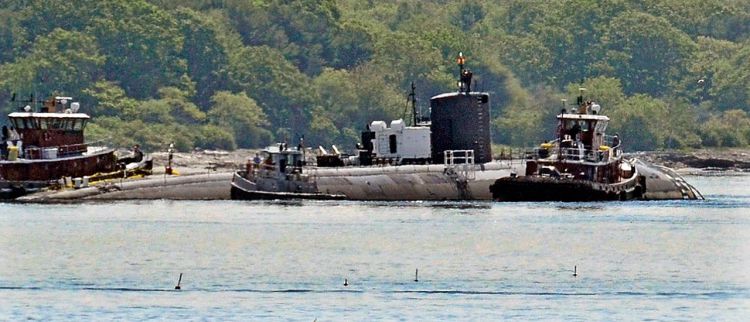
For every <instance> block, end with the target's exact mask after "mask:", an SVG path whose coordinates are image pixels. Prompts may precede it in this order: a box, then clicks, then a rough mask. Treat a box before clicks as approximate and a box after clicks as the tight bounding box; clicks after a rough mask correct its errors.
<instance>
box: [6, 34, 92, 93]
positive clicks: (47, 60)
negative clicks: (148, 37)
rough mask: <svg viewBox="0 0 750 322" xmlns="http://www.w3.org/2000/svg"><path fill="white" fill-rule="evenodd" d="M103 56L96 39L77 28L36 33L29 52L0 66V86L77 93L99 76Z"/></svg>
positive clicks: (23, 90)
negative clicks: (36, 35) (35, 39)
mask: <svg viewBox="0 0 750 322" xmlns="http://www.w3.org/2000/svg"><path fill="white" fill-rule="evenodd" d="M103 64H104V56H102V55H101V54H100V52H99V48H98V47H97V45H96V42H95V39H94V38H93V37H91V36H88V35H85V34H82V33H80V32H72V31H65V30H62V29H55V30H53V31H52V32H51V33H49V34H48V35H46V36H43V37H39V38H38V39H37V41H36V42H35V43H34V46H33V47H32V48H31V50H30V52H29V54H28V55H26V56H23V57H18V58H17V59H16V60H15V61H14V62H12V63H6V64H3V65H1V66H0V88H2V89H4V90H5V91H17V92H18V93H19V94H20V93H22V94H20V95H25V94H26V93H36V94H37V99H41V98H43V96H47V95H52V94H55V93H58V94H69V95H70V94H72V93H79V92H80V91H82V90H83V88H86V87H87V86H88V85H89V84H91V83H92V82H94V81H95V80H96V79H97V78H99V68H100V67H101V66H102V65H103Z"/></svg>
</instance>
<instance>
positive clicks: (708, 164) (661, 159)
mask: <svg viewBox="0 0 750 322" xmlns="http://www.w3.org/2000/svg"><path fill="white" fill-rule="evenodd" d="M258 151H259V150H257V149H237V150H234V151H223V150H196V151H192V152H175V153H174V155H173V159H172V168H173V169H175V170H177V171H178V172H179V174H180V175H191V174H207V173H214V172H229V171H234V170H237V169H241V168H243V167H244V166H245V164H246V162H247V160H248V159H249V158H252V156H254V155H255V153H256V152H258ZM150 155H151V157H152V158H153V160H154V175H158V174H164V167H165V165H166V164H167V159H168V154H167V152H153V153H151V154H150ZM625 155H626V156H628V157H635V158H638V159H641V160H644V161H646V162H649V163H652V164H656V165H661V166H666V167H669V168H672V169H673V170H675V171H677V172H678V173H680V174H690V175H743V174H750V149H746V148H722V149H698V150H691V151H678V150H665V151H638V152H631V153H626V154H625Z"/></svg>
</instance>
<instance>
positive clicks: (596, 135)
mask: <svg viewBox="0 0 750 322" xmlns="http://www.w3.org/2000/svg"><path fill="white" fill-rule="evenodd" d="M465 60H466V58H465V57H464V56H463V54H461V53H459V55H458V57H457V63H458V65H459V71H460V73H459V75H460V76H459V77H460V78H459V81H458V91H456V92H450V93H443V94H439V95H436V96H433V97H432V98H431V99H430V108H431V113H430V118H429V121H426V120H424V119H422V120H421V122H420V120H418V117H417V112H416V108H415V107H414V100H413V97H414V86H413V85H412V93H411V94H410V97H412V110H413V115H414V118H413V122H412V126H406V125H405V124H404V121H403V120H394V121H392V122H391V123H390V126H388V125H387V124H386V123H385V122H383V121H374V122H372V123H370V124H369V125H368V126H367V129H366V130H365V131H363V132H362V136H361V137H362V142H361V144H359V145H358V150H357V153H356V155H355V156H352V157H348V158H341V157H340V156H339V154H338V153H337V154H336V155H334V156H331V155H322V156H319V157H318V159H317V165H316V166H306V163H305V151H304V149H301V148H299V147H298V148H296V149H295V148H291V149H290V148H288V147H287V146H286V144H280V145H278V146H273V147H269V148H266V149H264V150H262V154H263V158H262V159H259V160H256V162H253V163H249V164H248V165H247V168H246V169H244V170H240V171H237V172H236V173H235V174H234V175H233V176H232V182H231V198H232V199H235V200H259V199H337V200H338V199H346V200H379V201H396V200H398V201H422V200H426V201H431V200H488V201H489V200H495V201H598V200H632V199H648V200H663V199H702V195H701V194H700V192H698V190H697V189H695V188H694V187H693V186H691V185H689V184H688V183H687V182H686V181H685V180H684V179H683V178H682V177H680V176H679V175H678V174H676V173H675V172H674V171H671V170H670V169H668V168H664V167H659V166H655V165H651V164H648V163H646V162H643V161H640V160H636V159H630V160H625V159H624V158H623V156H622V154H621V150H619V146H617V147H615V148H614V149H613V150H611V151H605V150H604V149H605V147H606V149H610V148H609V147H607V146H606V145H605V142H604V141H602V140H603V138H604V137H605V136H604V133H603V129H604V128H606V123H607V122H608V121H609V119H608V118H607V117H606V116H602V115H596V114H597V113H598V110H597V111H594V112H592V114H589V113H588V112H585V111H584V112H583V113H575V114H566V113H565V112H563V113H562V114H561V119H560V122H561V124H564V125H569V126H571V127H572V125H571V124H573V123H575V124H576V126H580V125H584V126H586V128H585V130H581V129H580V128H579V129H578V130H577V131H578V133H575V134H576V135H579V136H578V137H575V139H576V140H577V141H576V142H573V141H572V139H570V137H569V135H568V136H567V137H565V138H564V139H567V141H563V140H562V139H563V138H559V139H558V140H557V141H555V142H556V143H555V144H556V145H555V144H553V143H545V148H546V149H544V150H543V151H540V150H537V151H536V152H537V153H547V154H546V155H545V156H544V158H548V159H547V161H543V160H541V159H543V158H534V159H533V160H526V158H524V159H516V160H512V159H511V160H492V147H491V142H490V96H489V93H487V92H476V91H472V90H471V82H472V77H473V74H472V72H471V71H470V70H468V69H466V68H465V67H464V66H465V65H464V64H465ZM579 101H582V96H581V97H580V98H579ZM579 103H582V102H579ZM597 108H598V105H597ZM592 110H593V109H589V111H592ZM569 119H570V120H569ZM573 119H575V120H573ZM574 121H575V122H574ZM579 123H580V125H579ZM582 137H583V138H584V142H581V138H582ZM585 143H588V145H586V146H584V144H585ZM562 144H569V145H562ZM573 144H578V145H576V147H580V149H581V150H580V154H579V155H574V154H575V153H577V151H578V150H575V149H573V147H574V146H573ZM563 146H564V147H566V149H565V150H564V151H565V152H566V153H568V154H566V156H565V157H564V158H562V157H561V155H562V154H560V153H558V154H554V153H551V152H554V151H558V150H559V151H563V150H562V147H563ZM594 146H595V148H596V149H601V150H597V151H591V149H592V147H594ZM585 148H587V149H589V150H588V151H584V149H585ZM555 149H558V150H555ZM321 150H323V149H322V148H321ZM615 151H617V153H618V154H616V155H615V154H613V153H615ZM550 154H553V155H550ZM524 155H528V153H526V154H524ZM540 155H541V154H540ZM604 155H606V156H607V159H606V160H605V159H604ZM594 158H600V159H597V160H595V161H594ZM261 160H262V161H261ZM544 162H548V163H549V164H547V163H544ZM555 166H558V167H559V168H560V170H562V172H563V173H562V174H560V171H558V169H556V168H555ZM570 169H574V170H570ZM579 170H580V171H579ZM545 171H548V172H545ZM569 171H570V173H569ZM518 173H524V174H525V175H524V176H520V177H519V176H518V175H517V174H518ZM548 173H552V175H548ZM555 174H557V176H555ZM587 174H591V175H598V176H599V177H597V178H599V179H600V180H599V181H596V180H593V179H592V178H591V177H587ZM605 174H606V175H605ZM626 176H627V178H626Z"/></svg>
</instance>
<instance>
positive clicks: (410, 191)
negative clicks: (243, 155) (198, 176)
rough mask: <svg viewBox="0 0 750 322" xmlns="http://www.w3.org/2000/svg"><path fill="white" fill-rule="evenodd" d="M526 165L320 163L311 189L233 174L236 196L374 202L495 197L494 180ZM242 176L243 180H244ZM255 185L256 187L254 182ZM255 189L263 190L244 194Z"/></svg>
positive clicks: (257, 198) (505, 163)
mask: <svg viewBox="0 0 750 322" xmlns="http://www.w3.org/2000/svg"><path fill="white" fill-rule="evenodd" d="M524 167H525V165H524V164H522V163H517V164H513V163H511V162H490V163H486V164H482V165H476V166H474V167H473V172H472V173H470V175H468V176H466V174H463V175H462V174H461V173H457V172H454V171H450V170H448V169H446V168H445V167H444V166H443V165H408V166H385V167H360V168H335V169H323V168H317V169H315V170H313V171H315V172H316V174H315V177H316V181H315V187H316V188H315V190H314V191H313V192H312V193H294V192H282V193H279V191H267V190H265V191H263V190H264V189H262V188H253V183H252V182H250V181H249V180H247V179H244V178H241V176H239V178H238V175H235V179H234V183H233V184H232V186H233V189H237V191H235V192H233V193H232V198H233V199H241V200H262V199H268V198H271V199H313V198H314V199H347V200H373V201H422V200H427V201H439V200H487V201H489V200H492V194H491V193H490V189H489V187H490V185H491V184H492V183H493V182H494V181H495V178H497V177H505V176H509V175H510V173H511V172H515V171H523V169H524ZM240 179H242V180H240ZM256 187H257V186H256ZM254 189H258V190H262V191H263V194H262V195H260V194H257V193H243V192H240V190H242V191H244V192H252V191H253V190H254Z"/></svg>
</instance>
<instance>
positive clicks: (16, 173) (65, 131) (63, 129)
mask: <svg viewBox="0 0 750 322" xmlns="http://www.w3.org/2000/svg"><path fill="white" fill-rule="evenodd" d="M29 103H32V104H33V103H34V100H33V98H32V99H30V100H29ZM42 103H43V105H42V107H41V108H40V109H39V110H38V111H34V110H33V108H32V107H31V106H30V105H26V106H25V107H23V108H22V109H21V111H19V112H12V113H10V114H9V115H8V119H9V124H10V126H7V125H6V126H3V128H2V141H0V199H15V198H17V197H19V196H22V195H24V194H27V193H31V192H36V191H39V190H40V189H41V188H44V187H48V186H51V185H55V184H58V183H59V180H61V179H63V178H71V180H70V181H73V180H75V182H76V185H80V184H82V183H83V184H85V181H86V179H89V177H90V176H93V175H95V174H104V175H108V174H112V173H118V169H120V168H124V166H120V165H118V160H117V157H116V156H115V150H114V149H111V148H107V147H94V146H90V145H89V144H87V143H85V141H84V135H83V131H84V129H85V128H86V124H87V123H88V121H89V119H90V117H89V115H87V114H85V113H80V112H79V108H80V104H79V103H78V102H73V99H72V98H71V97H62V96H56V97H52V98H50V99H48V100H44V101H43V102H42ZM141 159H142V160H140V161H141V163H144V165H141V164H140V163H139V164H138V165H137V166H133V165H131V166H129V168H130V170H129V171H131V172H132V171H134V170H136V169H141V168H147V170H150V165H151V163H150V162H148V160H143V158H141ZM122 171H125V173H128V172H127V171H128V170H125V169H122V170H121V171H119V173H120V174H119V176H120V177H122V175H123V174H122ZM72 178H76V179H72ZM93 180H94V179H93V178H92V181H93ZM71 184H72V182H71Z"/></svg>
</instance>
